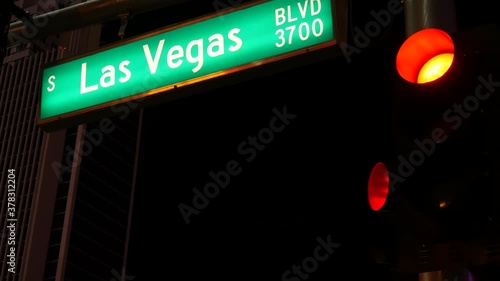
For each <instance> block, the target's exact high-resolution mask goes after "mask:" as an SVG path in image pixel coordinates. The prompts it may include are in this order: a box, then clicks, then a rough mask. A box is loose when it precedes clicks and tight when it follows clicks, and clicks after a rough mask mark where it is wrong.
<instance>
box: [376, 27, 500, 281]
mask: <svg viewBox="0 0 500 281" xmlns="http://www.w3.org/2000/svg"><path fill="white" fill-rule="evenodd" d="M395 49H396V50H397V52H394V60H393V61H391V62H390V63H391V64H393V65H394V69H393V73H392V74H393V75H392V76H391V77H390V78H388V80H389V84H391V85H392V90H391V97H392V100H391V102H392V116H393V120H392V124H391V125H390V126H391V127H392V135H391V144H392V151H391V152H390V153H389V155H386V156H385V157H379V158H378V159H376V161H374V162H373V166H372V169H371V171H369V172H367V175H366V183H367V186H366V188H367V202H368V205H369V207H370V209H371V210H372V213H373V215H374V218H376V220H377V224H378V225H381V224H380V222H379V221H380V220H381V218H384V220H385V221H388V223H389V224H390V228H391V230H388V231H387V235H388V234H389V233H391V235H392V237H395V241H394V242H393V243H394V244H398V245H396V249H397V251H401V252H405V251H406V250H401V249H403V246H401V245H405V247H406V246H408V245H413V246H414V248H412V249H413V250H414V252H413V253H412V252H411V251H406V252H405V253H400V252H398V253H397V255H398V256H405V255H407V256H411V255H414V256H415V255H418V254H417V250H416V249H417V248H418V245H440V244H442V243H451V242H455V241H462V242H464V243H471V244H474V243H476V242H477V241H480V242H477V243H478V245H481V247H484V248H491V247H492V246H491V245H493V244H495V243H500V239H499V238H498V237H500V204H499V203H498V202H500V161H499V160H500V102H499V96H500V28H498V27H497V26H476V27H474V28H471V29H467V30H460V31H457V32H445V31H444V30H441V29H439V28H425V29H422V30H419V31H417V32H415V33H414V34H412V35H411V36H408V37H407V38H404V39H402V40H401V42H400V45H399V47H396V48H395ZM374 220H375V219H374ZM377 231H380V230H377ZM490 237H494V238H492V239H488V238H490ZM495 237H497V238H495ZM472 241H474V242H472ZM485 241H488V242H485ZM491 241H496V242H491ZM410 248H411V247H410ZM388 251H389V250H388ZM478 252H479V251H478ZM484 255H486V254H484ZM433 258H434V256H433ZM462 258H463V259H464V260H465V261H467V262H470V263H471V265H474V264H475V265H474V267H477V266H478V265H477V263H479V266H484V265H489V264H490V263H496V265H495V266H497V265H498V264H500V260H498V259H495V258H493V257H492V256H488V257H486V258H484V260H481V261H479V260H480V259H479V258H477V256H472V255H471V257H470V259H469V257H467V256H466V255H464V256H463V257H462ZM440 262H442V263H440ZM416 264H418V263H416ZM451 265H452V262H449V261H446V262H445V261H444V260H442V261H440V260H439V259H437V260H435V261H434V262H433V263H432V265H431V263H429V265H428V266H436V267H438V268H439V267H440V266H451ZM495 266H494V268H498V267H495ZM415 268H419V266H417V265H416V266H415ZM421 268H423V266H422V267H421ZM483 280H487V279H483Z"/></svg>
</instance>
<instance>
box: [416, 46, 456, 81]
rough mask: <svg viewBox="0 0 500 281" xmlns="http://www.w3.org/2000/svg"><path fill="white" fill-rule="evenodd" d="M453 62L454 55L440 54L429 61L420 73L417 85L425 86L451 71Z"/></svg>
mask: <svg viewBox="0 0 500 281" xmlns="http://www.w3.org/2000/svg"><path fill="white" fill-rule="evenodd" d="M452 62H453V54H450V53H446V54H440V55H437V56H435V57H433V58H432V59H430V60H428V61H427V62H426V63H425V64H424V66H423V67H422V69H420V73H419V74H418V80H417V83H420V84H423V83H428V82H431V81H434V80H436V79H438V78H439V77H441V76H443V75H444V74H445V73H446V71H448V69H450V67H451V64H452Z"/></svg>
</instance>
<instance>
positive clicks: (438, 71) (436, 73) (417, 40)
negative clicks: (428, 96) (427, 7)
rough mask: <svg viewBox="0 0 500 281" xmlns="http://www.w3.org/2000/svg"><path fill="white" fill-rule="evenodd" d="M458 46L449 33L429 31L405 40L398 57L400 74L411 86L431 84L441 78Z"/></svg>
mask: <svg viewBox="0 0 500 281" xmlns="http://www.w3.org/2000/svg"><path fill="white" fill-rule="evenodd" d="M454 53H455V45H454V43H453V39H452V38H451V37H450V35H448V33H446V32H444V31H442V30H440V29H436V28H427V29H423V30H420V31H418V32H416V33H414V34H413V35H411V36H410V37H408V38H407V39H406V41H405V42H404V43H403V45H401V48H400V49H399V51H398V54H397V57H396V68H397V71H398V73H399V75H400V76H401V77H402V78H403V79H405V80H406V81H408V82H411V83H418V84H423V83H428V82H431V81H434V80H436V79H438V78H440V77H442V76H443V75H444V74H445V73H446V72H447V71H448V69H449V68H450V67H451V65H452V63H453V58H454Z"/></svg>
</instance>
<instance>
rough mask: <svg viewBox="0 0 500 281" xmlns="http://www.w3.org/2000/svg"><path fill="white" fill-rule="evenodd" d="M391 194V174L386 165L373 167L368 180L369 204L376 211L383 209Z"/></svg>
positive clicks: (380, 163)
mask: <svg viewBox="0 0 500 281" xmlns="http://www.w3.org/2000/svg"><path fill="white" fill-rule="evenodd" d="M388 194H389V172H388V171H387V167H386V166H385V165H384V163H382V162H379V163H377V164H375V166H373V168H372V170H371V172H370V178H369V179H368V203H369V204H370V207H371V208H372V210H374V211H378V210H380V209H382V207H383V206H384V205H385V202H386V200H387V195H388Z"/></svg>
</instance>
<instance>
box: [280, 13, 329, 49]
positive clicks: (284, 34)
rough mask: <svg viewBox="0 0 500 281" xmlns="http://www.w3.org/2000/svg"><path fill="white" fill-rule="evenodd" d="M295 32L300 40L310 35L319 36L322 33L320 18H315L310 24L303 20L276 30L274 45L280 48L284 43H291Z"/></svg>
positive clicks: (304, 39)
mask: <svg viewBox="0 0 500 281" xmlns="http://www.w3.org/2000/svg"><path fill="white" fill-rule="evenodd" d="M296 32H297V34H298V35H299V36H298V37H299V38H300V40H302V41H306V40H307V39H309V38H310V37H311V35H312V36H314V37H319V36H321V34H323V21H321V19H315V20H314V21H313V22H312V24H311V25H309V23H307V22H303V23H301V24H299V26H298V27H297V25H291V26H289V27H286V28H285V29H278V30H276V32H275V34H276V35H277V36H278V40H279V41H278V42H276V43H275V44H276V47H278V48H280V47H283V46H285V44H288V45H291V44H293V39H294V35H295V33H296Z"/></svg>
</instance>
